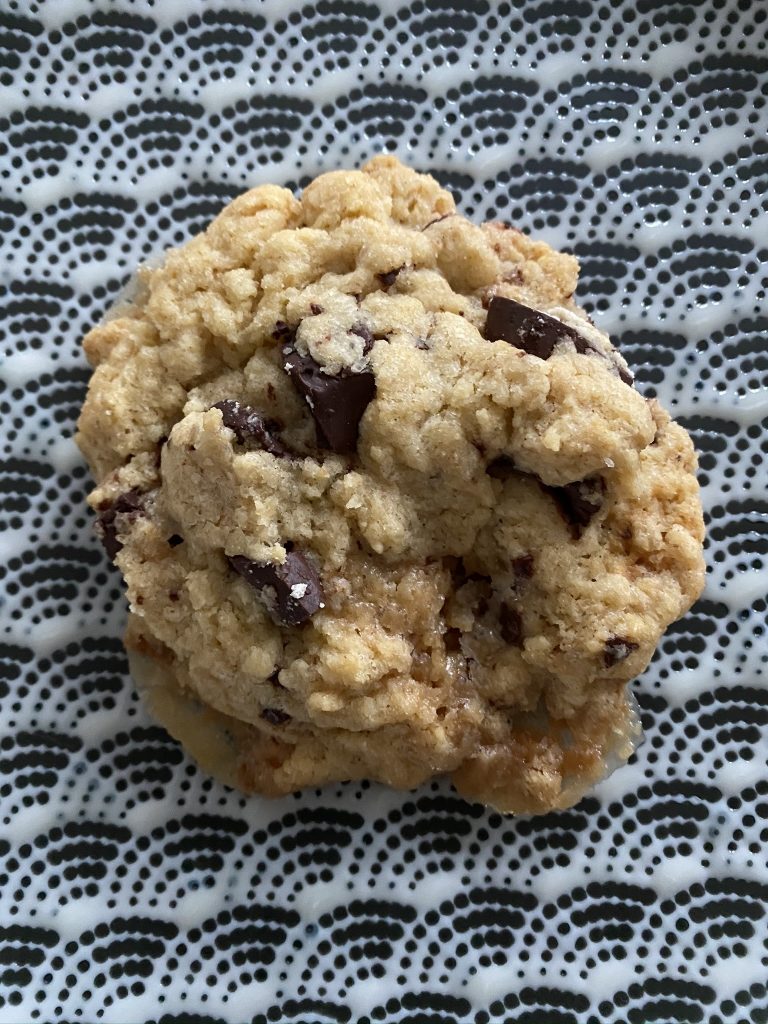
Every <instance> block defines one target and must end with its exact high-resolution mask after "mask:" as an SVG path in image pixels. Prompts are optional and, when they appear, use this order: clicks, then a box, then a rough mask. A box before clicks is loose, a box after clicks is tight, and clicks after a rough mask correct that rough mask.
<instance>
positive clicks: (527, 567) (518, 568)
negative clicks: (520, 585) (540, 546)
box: [512, 555, 533, 581]
mask: <svg viewBox="0 0 768 1024" xmlns="http://www.w3.org/2000/svg"><path fill="white" fill-rule="evenodd" d="M512 572H513V573H514V574H515V578H516V580H518V581H522V580H529V579H530V578H531V576H533V555H520V557H519V558H513V559H512Z"/></svg>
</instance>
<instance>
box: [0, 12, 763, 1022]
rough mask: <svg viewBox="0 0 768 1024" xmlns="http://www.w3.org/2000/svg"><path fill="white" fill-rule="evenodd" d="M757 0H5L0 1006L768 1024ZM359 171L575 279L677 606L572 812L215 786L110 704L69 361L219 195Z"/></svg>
mask: <svg viewBox="0 0 768 1024" xmlns="http://www.w3.org/2000/svg"><path fill="white" fill-rule="evenodd" d="M767 33H768V6H766V4H765V3H764V0H610V2H608V0H606V2H604V3H603V2H601V0H531V2H528V0H514V2H512V3H492V2H490V0H487V2H486V0H474V2H472V3H460V2H458V0H413V2H412V3H410V4H409V3H406V2H403V3H402V5H399V4H398V3H397V2H392V3H390V2H388V0H375V2H374V0H371V2H367V0H349V2H344V0H314V2H308V3H306V4H304V5H301V4H299V3H296V4H294V3H288V2H282V0H272V2H268V3H259V2H257V0H250V2H248V0H213V2H205V0H113V2H111V3H110V2H108V0H95V2H87V0H79V2H74V0H45V2H42V0H38V2H35V0H0V89H1V90H2V91H1V92H0V161H1V162H2V182H1V183H2V196H1V197H0V275H2V276H1V277H0V283H1V287H0V305H1V306H2V319H1V320H0V329H2V331H3V333H4V335H5V343H6V346H7V354H6V356H5V358H4V361H3V363H2V365H1V366H0V376H1V377H2V382H1V383H0V403H1V407H2V414H1V416H2V418H1V419H0V423H1V424H2V427H1V428H0V429H1V433H2V443H3V452H2V460H3V461H2V472H3V477H2V485H1V487H0V500H1V502H2V504H1V510H0V525H1V527H2V530H3V532H2V539H1V540H0V546H1V548H2V557H1V558H0V565H1V567H0V579H1V580H2V596H1V598H0V640H2V644H3V648H2V651H3V657H4V662H3V664H4V668H3V671H2V676H0V716H1V721H2V732H1V739H0V803H1V807H0V818H1V819H2V823H3V824H2V830H0V908H1V911H0V1021H5V1022H13V1024H18V1022H21V1024H27V1022H30V1021H51V1022H53V1021H70V1022H71V1021H88V1022H92V1021H104V1022H115V1024H118V1022H128V1024H137V1022H148V1021H159V1020H162V1021H166V1022H169V1021H179V1022H181V1021H184V1022H195V1021H197V1022H202V1021H226V1022H235V1024H240V1022H251V1021H254V1022H257V1021H286V1022H298V1021H306V1022H312V1024H314V1022H347V1021H350V1022H368V1021H384V1022H403V1021H411V1022H414V1024H416V1022H418V1024H424V1022H440V1024H452V1022H457V1024H458V1022H471V1024H490V1022H495V1021H509V1022H513V1021H514V1022H518V1024H520V1022H524V1021H525V1022H533V1021H535V1022H536V1024H576V1022H579V1024H580V1022H599V1021H610V1022H614V1021H615V1022H628V1024H647V1022H659V1024H670V1022H677V1021H686V1022H698V1021H712V1022H723V1024H725V1022H745V1024H746V1022H750V1024H751V1022H756V1021H764V1022H765V1021H766V1020H768V990H767V988H766V981H767V980H768V915H767V914H766V911H767V910H768V871H767V868H768V864H767V862H766V850H767V849H768V768H767V756H768V744H767V743H766V736H765V727H766V722H767V721H768V693H767V692H766V688H765V682H766V678H765V677H766V640H765V622H766V591H767V590H768V568H766V551H767V550H768V475H767V474H766V455H767V454H768V443H767V442H766V436H767V435H766V431H765V427H766V423H767V422H768V421H767V420H766V417H768V346H767V344H766V329H767V328H768V319H766V312H765V286H766V274H767V273H768V249H766V247H765V239H766V238H767V237H768V202H767V201H766V193H767V192H768V144H767V143H766V130H767V129H768V111H767V110H766V97H767V94H768V52H767V51H766V34H767ZM382 150H385V151H387V150H388V151H392V152H397V153H398V154H400V155H401V156H402V157H403V158H404V159H406V160H407V161H409V162H410V163H411V164H413V165H414V166H416V167H417V168H418V169H421V170H430V171H432V172H433V173H435V174H436V175H437V177H438V178H439V179H440V180H441V181H442V182H443V183H444V184H445V185H447V186H448V187H450V188H451V189H452V190H453V191H454V193H455V194H456V197H457V200H458V202H459V203H460V206H461V208H462V209H463V211H464V212H466V213H467V214H469V215H471V216H473V217H475V218H477V219H481V218H483V219H485V218H503V219H505V220H507V221H511V222H513V223H514V224H516V225H519V226H521V227H523V228H525V229H526V230H528V231H531V232H533V233H535V234H537V235H539V236H541V237H543V238H545V239H547V240H548V241H550V242H552V243H553V244H555V245H556V246H561V247H566V248H567V249H570V250H572V251H573V252H575V253H576V254H577V255H578V256H579V258H580V259H581V264H582V279H581V280H582V283H581V289H580V297H581V301H582V302H583V303H584V304H585V305H586V306H587V308H588V309H590V310H591V312H592V313H593V315H594V316H595V317H596V318H599V320H600V323H601V325H603V326H605V327H606V328H607V329H608V330H610V331H612V332H613V334H614V336H615V337H616V339H617V341H618V343H619V345H620V347H621V348H622V349H623V352H624V354H625V355H626V357H627V358H628V360H629V361H630V362H631V363H632V364H633V366H634V367H635V368H636V371H637V376H638V380H639V386H640V387H641V388H642V389H643V390H644V391H645V393H646V394H648V395H652V394H659V396H660V397H661V398H662V399H663V400H664V401H665V402H666V403H667V404H668V405H669V406H671V408H672V409H673V410H674V411H675V413H676V415H677V416H679V417H680V418H681V420H682V421H683V423H684V424H685V425H686V426H687V427H688V429H689V430H690V431H691V432H692V433H693V435H694V437H695V439H696V441H697V444H698V448H699V451H700V456H701V481H702V484H703V495H704V502H705V506H706V509H707V514H708V521H709V538H708V547H707V553H708V564H709V577H708V586H707V590H706V593H705V595H704V598H703V599H702V600H701V601H700V602H699V603H698V604H697V605H696V606H695V608H694V609H693V611H692V612H691V614H690V615H689V616H688V617H687V618H686V619H685V620H684V621H683V622H681V623H679V624H678V625H676V626H674V627H673V628H672V629H671V630H670V632H669V635H668V636H667V637H666V639H665V640H664V642H663V643H662V645H661V648H660V650H659V652H658V656H657V657H656V659H655V660H654V662H653V664H652V665H651V667H650V668H649V669H648V671H647V672H646V673H645V675H644V676H643V678H642V679H640V680H639V682H638V683H637V685H636V691H637V696H638V699H639V703H640V706H641V709H642V715H643V719H644V725H645V729H646V734H647V737H648V739H647V742H646V744H645V746H644V747H642V749H641V750H640V751H639V753H638V755H637V756H636V758H635V760H634V762H633V763H632V764H631V765H630V766H629V767H627V768H625V769H623V770H621V771H620V772H618V773H616V774H615V775H614V776H613V777H612V778H611V779H610V780H609V781H607V782H606V783H604V784H603V785H602V787H601V788H600V789H599V790H598V792H597V793H596V795H595V796H593V797H591V798H589V799H587V800H584V801H583V802H582V803H581V804H580V805H579V806H578V807H576V808H574V809H573V810H571V811H568V812H565V813H561V814H555V815H550V816H548V817H545V818H541V819H537V820H511V819H506V820H505V819H503V818H502V817H500V816H499V815H498V814H494V813H492V812H489V811H485V810H483V809H482V808H480V807H477V806H472V805H469V804H466V803H464V802H462V801H461V800H459V799H457V798H456V796H455V795H454V794H453V793H452V791H451V790H450V788H449V787H448V786H447V785H442V784H440V785H433V786H431V787H425V788H423V789H421V790H419V791H418V792H414V793H410V794H401V793H395V792H390V791H388V790H385V789H383V788H379V787H376V786H367V785H346V786H339V787H336V788H333V787H330V788H327V789H324V790H322V791H319V792H306V793H303V794H302V795H300V796H297V797H295V798H290V799H285V800H282V801H278V802H269V801H264V800H259V799H252V800H245V799H243V798H241V797H240V796H239V795H237V794H235V793H234V792H232V791H230V790H227V789H225V788H224V787H222V786H220V785H218V784H215V783H212V782H211V781H210V780H209V779H207V778H205V777H204V776H203V775H202V774H201V773H200V772H199V771H198V770H197V769H196V768H195V767H194V765H193V764H192V763H190V761H189V760H187V759H186V758H185V757H184V755H183V754H182V752H181V750H180V749H179V747H178V746H177V745H176V743H174V742H173V741H172V740H171V739H169V737H168V736H167V734H166V733H165V732H164V731H163V730H162V729H160V728H158V727H156V726H155V725H153V724H152V722H151V721H150V720H149V719H148V717H147V715H146V713H145V712H144V710H143V709H142V707H141V706H140V704H139V703H138V701H137V698H136V696H135V694H134V688H133V685H132V683H131V681H130V679H129V678H128V675H127V669H126V661H125V658H124V655H123V651H122V648H121V644H120V639H119V637H120V631H121V620H122V617H123V614H124V609H123V601H122V597H121V590H120V585H119V581H118V576H117V575H116V573H115V572H114V571H113V570H112V569H111V568H110V567H109V566H108V564H107V562H106V559H105V556H104V555H103V553H102V552H101V550H100V548H99V547H98V545H97V543H96V541H95V540H94V537H93V534H92V528H91V523H90V521H89V517H88V515H87V514H86V511H85V508H84V495H85V493H86V490H87V489H88V479H87V474H86V470H85V468H84V466H83V463H82V460H81V459H80V457H79V455H78V453H77V451H76V449H75V447H74V444H73V442H72V440H71V435H72V430H73V425H74V422H75V418H76V415H77V412H78V407H79V405H80V403H81V400H82V397H83V392H84V388H85V385H86V381H87V379H88V371H87V369H86V366H85V362H84V360H83V357H82V355H81V352H80V348H79V340H80V337H81V335H82V333H83V332H84V330H85V329H86V328H87V326H88V325H90V324H92V323H93V322H94V321H96V320H97V319H98V318H99V317H100V316H101V315H102V314H103V313H104V311H105V310H106V309H107V307H108V306H109V305H110V303H111V302H113V301H114V298H115V296H116V295H117V294H118V292H119V291H120V289H121V288H122V287H123V285H124V283H125V281H126V279H127V277H128V275H129V274H130V272H131V271H132V269H133V268H134V267H135V266H136V265H137V264H138V263H139V262H140V261H141V260H144V259H146V258H148V257H150V256H151V255H153V254H155V253H157V252H158V251H160V250H162V249H163V248H164V247H166V246H169V245H173V244H176V243H179V242H181V241H183V240H184V239H187V238H189V237H190V236H191V235H192V234H193V233H194V232H196V231H199V230H200V229H201V228H202V227H203V226H204V225H205V224H206V223H207V222H208V221H209V220H210V219H211V218H212V217H213V215H214V214H215V213H216V212H217V211H218V210H219V209H220V207H221V206H222V205H223V204H224V203H225V202H226V201H228V200H229V199H230V198H231V197H233V196H234V195H236V194H237V193H238V192H240V191H241V190H243V189H244V188H246V187H247V186H249V185H253V184H256V183H259V182H263V181H276V182H278V183H285V184H289V185H291V186H294V187H297V186H300V185H301V184H302V182H304V181H306V180H307V179H308V178H309V177H311V176H313V175H314V174H315V173H317V172H318V171H319V170H321V169H323V168H332V167H336V166H339V165H347V166H349V165H352V164H355V163H357V162H358V161H361V160H362V159H364V158H365V157H367V156H369V155H371V154H373V153H375V152H378V151H382Z"/></svg>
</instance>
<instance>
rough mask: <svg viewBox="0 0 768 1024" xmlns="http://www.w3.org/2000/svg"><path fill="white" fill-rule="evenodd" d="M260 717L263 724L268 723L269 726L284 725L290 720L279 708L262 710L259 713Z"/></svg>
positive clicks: (286, 713) (285, 712)
mask: <svg viewBox="0 0 768 1024" xmlns="http://www.w3.org/2000/svg"><path fill="white" fill-rule="evenodd" d="M261 717H262V718H263V719H264V721H265V722H269V724H270V725H285V723H286V722H290V720H291V716H290V715H289V714H288V712H287V711H280V709H279V708H264V710H263V711H262V712H261Z"/></svg>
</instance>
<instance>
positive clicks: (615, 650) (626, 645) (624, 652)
mask: <svg viewBox="0 0 768 1024" xmlns="http://www.w3.org/2000/svg"><path fill="white" fill-rule="evenodd" d="M639 646H640V645H639V644H636V643H635V642H634V640H628V639H627V638H626V637H625V636H612V637H609V638H608V640H606V641H605V647H604V648H603V661H604V662H605V667H606V668H612V666H614V665H618V664H619V662H620V661H626V659H627V658H628V657H629V656H630V654H632V653H633V652H634V651H636V650H637V648H638V647H639Z"/></svg>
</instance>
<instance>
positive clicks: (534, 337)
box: [483, 295, 634, 386]
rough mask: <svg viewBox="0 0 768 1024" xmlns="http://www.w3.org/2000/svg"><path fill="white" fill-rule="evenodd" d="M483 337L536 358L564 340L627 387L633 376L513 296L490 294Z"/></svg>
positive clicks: (576, 334) (546, 355)
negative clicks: (598, 360) (606, 367)
mask: <svg viewBox="0 0 768 1024" xmlns="http://www.w3.org/2000/svg"><path fill="white" fill-rule="evenodd" d="M483 333H484V336H485V337H486V338H487V339H488V341H506V342H508V343H509V344H510V345H514V346H515V348H519V349H522V351H523V352H527V353H528V355H531V356H538V358H539V359H549V357H550V356H551V355H552V353H553V352H554V350H555V346H556V345H557V344H558V342H562V341H568V342H570V343H571V344H572V345H573V347H574V348H575V349H576V351H577V352H578V353H580V355H596V356H599V357H600V358H601V359H603V360H605V362H607V363H609V364H610V366H611V368H612V370H613V371H614V373H616V374H618V376H619V377H620V378H621V379H622V380H623V381H624V383H625V384H629V385H630V386H631V385H632V384H633V383H634V378H633V377H632V375H631V374H630V373H627V371H626V370H625V369H624V367H623V366H621V365H620V364H619V363H618V361H616V362H614V361H613V360H612V359H611V358H610V357H609V356H608V355H606V353H604V352H601V351H600V350H599V349H596V348H595V347H594V346H593V345H591V344H590V342H589V341H588V340H587V338H585V337H584V335H583V334H580V333H579V332H578V331H576V330H574V329H573V327H569V326H568V324H564V323H561V322H560V321H559V320H557V319H556V318H555V317H553V316H549V315H548V314H547V313H542V312H541V310H538V309H531V308H530V306H524V305H523V304H522V303H521V302H515V300H514V299H508V298H505V296H503V295H494V296H493V298H492V299H491V300H490V302H489V303H488V317H487V319H486V321H485V330H484V332H483Z"/></svg>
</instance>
